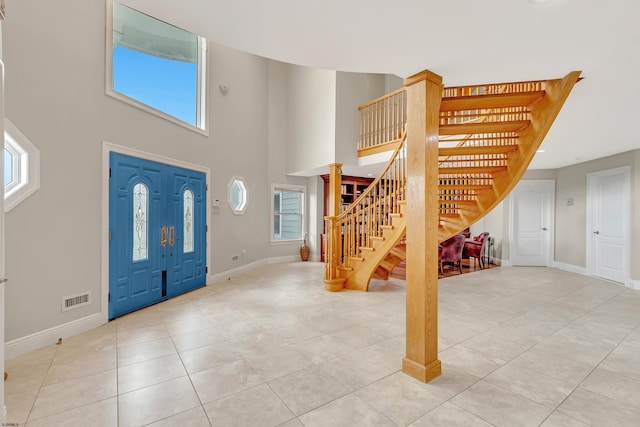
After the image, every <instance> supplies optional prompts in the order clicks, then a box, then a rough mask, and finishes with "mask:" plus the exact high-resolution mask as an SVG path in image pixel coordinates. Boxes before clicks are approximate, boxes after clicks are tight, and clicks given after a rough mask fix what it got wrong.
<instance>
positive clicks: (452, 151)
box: [438, 144, 518, 156]
mask: <svg viewBox="0 0 640 427" xmlns="http://www.w3.org/2000/svg"><path fill="white" fill-rule="evenodd" d="M517 149H518V146H517V145H516V144H511V145H485V146H462V147H441V148H439V149H438V154H439V155H440V156H469V155H471V156H473V155H481V154H506V153H510V152H512V151H516V150H517Z"/></svg>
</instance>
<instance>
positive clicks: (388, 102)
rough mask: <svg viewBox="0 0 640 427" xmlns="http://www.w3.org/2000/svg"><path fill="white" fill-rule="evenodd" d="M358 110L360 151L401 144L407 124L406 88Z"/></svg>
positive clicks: (375, 100)
mask: <svg viewBox="0 0 640 427" xmlns="http://www.w3.org/2000/svg"><path fill="white" fill-rule="evenodd" d="M358 110H359V111H360V141H359V143H358V150H364V149H368V148H373V147H376V146H380V145H383V144H390V143H395V142H399V141H400V139H401V138H402V131H403V130H404V128H405V124H406V123H407V91H406V90H405V88H401V89H398V90H396V91H394V92H391V93H388V94H386V95H384V96H381V97H380V98H378V99H374V100H373V101H371V102H368V103H366V104H364V105H361V106H360V107H358Z"/></svg>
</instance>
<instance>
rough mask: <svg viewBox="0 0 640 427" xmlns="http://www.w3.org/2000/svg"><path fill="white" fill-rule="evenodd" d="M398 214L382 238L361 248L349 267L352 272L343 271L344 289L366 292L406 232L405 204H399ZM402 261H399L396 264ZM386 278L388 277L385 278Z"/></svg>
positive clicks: (383, 232) (384, 231)
mask: <svg viewBox="0 0 640 427" xmlns="http://www.w3.org/2000/svg"><path fill="white" fill-rule="evenodd" d="M398 205H399V207H400V213H399V214H395V215H394V216H393V217H392V219H391V226H390V227H387V228H385V229H384V230H383V231H382V236H381V237H379V238H376V239H373V240H372V241H371V247H370V248H362V250H361V255H360V257H359V259H358V260H356V261H354V262H353V263H352V264H351V265H352V266H353V270H346V271H344V273H343V275H344V277H345V282H344V287H345V288H346V289H352V290H359V291H368V290H369V283H370V282H371V278H372V277H373V275H374V272H375V271H376V269H378V267H379V265H380V264H381V262H383V261H384V259H385V258H386V257H387V256H389V254H391V253H392V252H393V251H394V248H396V246H398V244H399V242H400V241H402V240H403V239H404V237H405V235H406V232H407V221H406V216H405V214H404V211H405V209H406V202H399V203H398ZM400 261H402V260H399V261H398V263H399V262H400ZM387 278H388V276H387Z"/></svg>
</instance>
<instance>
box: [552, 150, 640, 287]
mask: <svg viewBox="0 0 640 427" xmlns="http://www.w3.org/2000/svg"><path fill="white" fill-rule="evenodd" d="M639 156H640V150H636V151H629V152H626V153H621V154H617V155H614V156H608V157H604V158H601V159H598V160H593V161H590V162H584V163H580V164H577V165H573V166H567V167H564V168H560V169H558V170H557V177H558V178H557V183H556V246H555V253H556V256H555V258H556V261H558V262H561V263H564V264H569V265H573V266H577V267H582V268H584V267H586V263H587V261H586V246H587V243H586V234H587V233H586V226H587V219H586V218H587V174H589V173H591V172H597V171H603V170H607V169H613V168H617V167H620V166H629V167H630V168H631V200H632V205H631V222H632V227H631V236H630V241H631V242H632V247H631V254H630V259H631V260H634V259H638V257H639V256H640V251H638V245H637V243H635V242H637V240H638V239H640V230H639V229H638V222H639V221H638V218H639V217H638V212H640V210H639V206H638V195H639V194H640V189H639V188H640V187H638V174H639V171H638V169H637V168H636V164H637V161H638V160H637V159H638V157H639ZM569 197H571V198H573V205H572V206H567V203H566V200H567V198H569ZM636 264H637V263H633V262H631V278H632V279H636V280H637V279H638V278H640V268H639V267H638V266H637V265H636Z"/></svg>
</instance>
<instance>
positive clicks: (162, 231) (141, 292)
mask: <svg viewBox="0 0 640 427" xmlns="http://www.w3.org/2000/svg"><path fill="white" fill-rule="evenodd" d="M109 161H110V179H109V234H110V240H109V319H113V318H116V317H118V316H121V315H123V314H126V313H129V312H131V311H134V310H137V309H139V308H142V307H146V306H148V305H151V304H155V303H157V302H160V301H162V300H164V299H167V298H170V297H172V296H175V295H178V294H181V293H183V292H187V291H189V290H192V289H195V288H197V287H200V286H204V285H205V283H206V228H207V226H206V178H205V174H204V173H202V172H199V171H193V170H189V169H185V168H181V167H176V166H171V165H167V164H164V163H158V162H154V161H150V160H146V159H140V158H137V157H132V156H128V155H124V154H120V153H114V152H111V153H110V157H109Z"/></svg>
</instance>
